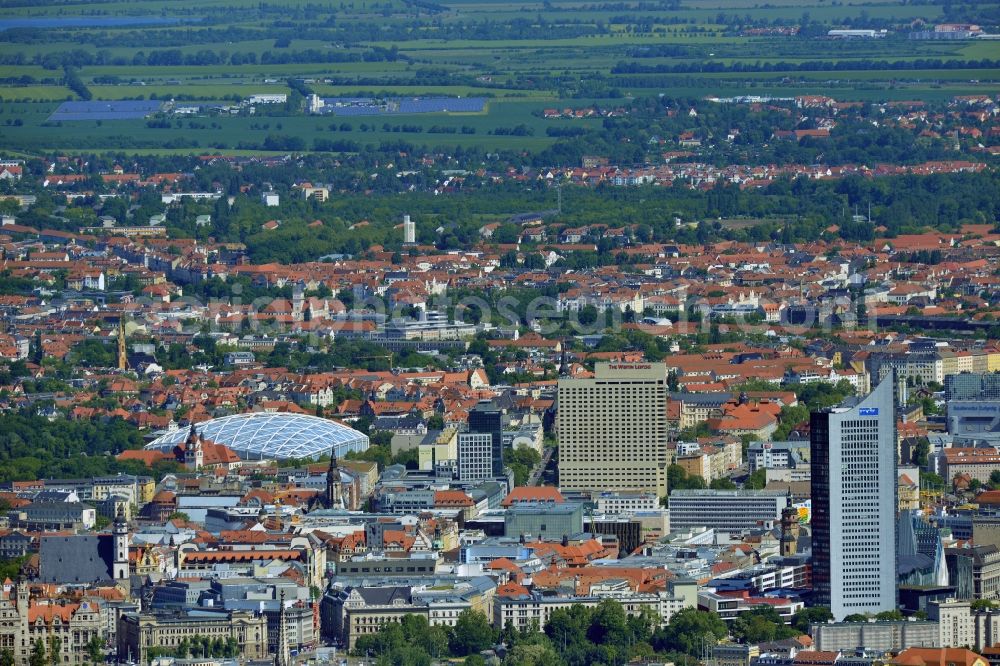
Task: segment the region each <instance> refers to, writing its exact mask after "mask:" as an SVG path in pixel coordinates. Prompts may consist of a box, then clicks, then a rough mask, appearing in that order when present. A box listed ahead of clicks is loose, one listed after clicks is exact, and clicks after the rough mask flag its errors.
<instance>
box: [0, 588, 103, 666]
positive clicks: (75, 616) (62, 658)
mask: <svg viewBox="0 0 1000 666" xmlns="http://www.w3.org/2000/svg"><path fill="white" fill-rule="evenodd" d="M105 628H106V627H105V622H104V618H103V617H102V615H101V609H100V606H99V604H98V603H97V602H94V601H68V600H66V599H34V600H32V599H31V598H30V593H29V590H28V586H27V585H26V584H20V585H11V584H9V583H8V584H5V585H4V587H3V595H2V596H0V650H10V651H11V653H13V655H14V664H15V666H27V664H28V663H29V660H30V658H31V650H32V647H33V646H34V644H35V641H38V640H41V641H42V642H43V643H44V644H45V647H46V650H51V649H52V646H53V645H58V646H59V653H60V654H59V657H57V658H55V659H54V660H53V662H58V663H60V664H83V663H89V662H90V658H89V656H88V655H89V652H88V644H89V643H90V641H91V640H92V639H93V638H94V637H97V638H99V639H100V640H101V641H103V640H104V639H105Z"/></svg>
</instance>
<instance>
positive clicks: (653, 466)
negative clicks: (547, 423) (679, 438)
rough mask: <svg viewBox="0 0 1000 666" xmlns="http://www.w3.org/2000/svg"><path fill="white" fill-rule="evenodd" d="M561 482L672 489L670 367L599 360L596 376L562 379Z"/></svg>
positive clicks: (570, 486)
mask: <svg viewBox="0 0 1000 666" xmlns="http://www.w3.org/2000/svg"><path fill="white" fill-rule="evenodd" d="M558 400H559V403H558V405H559V407H558V415H557V425H558V430H559V485H560V487H562V488H564V489H569V490H643V491H649V492H655V493H656V494H657V495H661V496H662V495H665V494H666V493H667V467H668V466H669V464H670V460H671V451H670V450H669V449H668V448H667V367H666V365H665V364H663V363H598V364H597V367H596V368H595V375H594V377H593V378H586V379H560V380H559V397H558Z"/></svg>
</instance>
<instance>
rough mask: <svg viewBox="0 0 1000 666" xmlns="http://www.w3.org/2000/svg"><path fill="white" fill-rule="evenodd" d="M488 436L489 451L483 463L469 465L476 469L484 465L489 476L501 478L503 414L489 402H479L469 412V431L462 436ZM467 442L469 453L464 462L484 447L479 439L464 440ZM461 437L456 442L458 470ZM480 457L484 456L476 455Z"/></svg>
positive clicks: (460, 466) (460, 457) (460, 463)
mask: <svg viewBox="0 0 1000 666" xmlns="http://www.w3.org/2000/svg"><path fill="white" fill-rule="evenodd" d="M465 434H470V435H473V434H475V435H489V436H490V440H489V442H488V444H489V449H488V451H486V452H485V453H486V454H488V457H487V460H486V462H485V463H469V464H475V465H476V466H477V467H480V468H481V467H482V465H486V468H487V469H488V470H489V476H491V477H493V478H496V477H501V476H503V412H502V411H501V410H500V408H499V407H497V406H496V405H495V404H493V403H492V402H490V401H489V400H480V401H479V402H478V403H477V404H476V406H475V407H473V408H472V409H470V410H469V431H468V433H462V435H465ZM466 439H467V440H469V441H468V442H467V447H466V450H467V451H468V452H469V454H467V456H466V460H469V455H471V452H472V451H482V447H483V446H485V445H486V443H485V440H483V439H482V438H479V439H478V440H475V443H474V441H473V440H472V439H470V438H466ZM462 443H463V440H462V436H461V435H459V440H458V448H459V451H458V465H459V470H460V471H461V468H462V463H463V460H462ZM478 455H479V456H480V457H482V456H483V455H484V454H483V453H480V454H478Z"/></svg>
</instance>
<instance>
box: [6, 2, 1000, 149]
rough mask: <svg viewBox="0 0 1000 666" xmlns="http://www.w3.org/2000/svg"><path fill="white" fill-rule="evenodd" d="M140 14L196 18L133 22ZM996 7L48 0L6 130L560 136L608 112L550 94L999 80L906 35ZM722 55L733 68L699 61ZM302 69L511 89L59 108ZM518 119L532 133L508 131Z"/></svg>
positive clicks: (978, 84) (963, 90)
mask: <svg viewBox="0 0 1000 666" xmlns="http://www.w3.org/2000/svg"><path fill="white" fill-rule="evenodd" d="M136 17H139V18H141V19H143V20H146V19H148V20H150V21H153V20H156V21H162V20H166V21H181V22H180V23H164V22H159V23H155V22H154V23H148V24H134V23H133V24H121V23H120V21H122V20H125V19H129V20H130V19H134V18H136ZM996 17H1000V2H976V3H963V2H960V1H959V0H955V1H954V2H952V3H948V4H947V6H946V4H945V3H943V2H941V3H934V4H918V3H902V2H899V0H850V1H845V2H832V1H831V0H768V1H767V2H760V1H758V0H657V1H655V2H650V1H648V0H642V1H641V2H640V0H625V1H624V2H617V1H616V2H609V3H602V2H594V1H593V0H533V1H532V2H527V1H525V0H440V1H439V2H423V1H421V2H415V1H413V0H332V1H331V2H329V3H316V2H315V0H268V2H266V3H260V2H257V1H256V0H109V1H104V0H59V1H56V0H39V2H38V3H36V4H35V5H25V6H17V7H7V6H0V42H3V45H2V47H0V101H2V102H3V105H2V108H0V130H2V131H3V134H2V135H0V138H2V141H0V148H19V149H23V150H31V149H38V150H42V149H45V150H49V149H72V148H88V149H96V148H114V147H116V146H118V147H122V148H132V149H135V150H143V151H149V150H169V151H184V150H190V151H202V150H233V151H235V150H241V149H246V148H245V146H246V145H247V144H258V145H259V144H262V142H264V140H265V139H267V137H268V136H270V135H281V136H295V137H297V138H299V139H301V140H302V141H303V142H304V145H305V146H306V147H307V149H308V148H310V147H312V146H313V145H314V143H315V142H316V141H317V140H320V141H321V143H322V142H324V141H326V142H329V141H340V142H342V143H343V142H347V143H349V144H351V145H360V146H365V145H372V144H378V143H381V142H386V141H404V142H407V143H413V144H416V145H442V146H454V145H478V146H484V147H490V148H504V147H513V148H520V149H537V148H539V147H543V146H546V145H549V144H551V143H552V142H553V141H554V138H552V137H550V136H548V135H547V134H546V130H547V129H548V128H550V127H561V125H560V123H562V122H573V123H577V125H576V126H579V127H591V126H594V127H597V126H599V125H600V122H601V121H600V120H587V121H543V120H542V119H541V118H540V117H539V113H538V112H539V110H540V109H541V108H544V107H552V106H555V107H560V108H562V107H567V106H568V107H581V106H584V105H586V104H587V103H588V100H593V99H595V98H602V99H609V100H610V101H609V102H608V104H614V103H616V101H615V100H616V99H618V98H620V97H622V96H628V95H637V96H638V95H650V94H664V95H683V96H692V97H705V96H709V95H720V96H729V95H739V94H746V93H753V94H769V95H777V96H791V95H795V94H809V93H829V94H833V95H835V96H837V97H838V98H842V99H848V100H850V99H903V98H918V99H928V100H931V99H947V98H948V97H949V96H953V95H956V94H974V93H987V94H995V93H996V90H997V81H1000V42H994V41H978V42H972V41H915V40H909V39H907V38H906V33H907V32H909V31H910V30H911V26H912V25H919V21H923V22H924V23H925V24H926V25H928V26H931V25H933V24H934V23H935V22H940V21H944V20H950V21H969V22H979V23H982V24H983V25H984V26H986V27H988V28H989V27H991V26H994V27H997V31H1000V26H996V23H997V21H998V20H1000V19H997V18H996ZM25 19H31V20H37V19H46V20H55V21H69V20H75V21H82V23H79V22H77V23H74V24H65V25H63V24H60V25H55V26H53V25H49V24H46V25H45V26H44V27H37V26H36V27H31V26H30V25H29V26H28V27H20V28H18V29H16V30H7V31H5V30H3V28H4V27H6V26H5V24H4V21H11V20H25ZM116 21H119V23H116ZM915 22H917V23H915ZM793 25H794V26H801V27H802V28H803V30H806V31H807V32H808V34H804V35H801V36H788V35H763V36H761V35H755V36H751V37H748V36H744V35H745V34H747V33H745V32H744V29H745V28H756V29H760V28H761V27H764V28H773V27H775V26H779V27H787V26H793ZM844 26H851V27H864V26H871V27H872V28H879V29H881V28H883V27H885V28H886V29H887V30H889V36H888V37H886V38H885V39H878V40H857V41H838V40H831V39H827V38H826V37H825V35H826V31H827V30H829V29H831V28H835V27H844ZM706 63H708V64H711V66H713V67H715V69H721V68H726V69H727V71H708V72H702V71H699V70H700V69H701V68H702V67H703V66H704V65H705V64H706ZM884 63H889V64H884ZM911 63H912V64H911ZM928 63H930V64H928ZM838 64H839V67H840V68H837V65H838ZM910 66H914V69H906V67H910ZM65 68H69V70H70V71H71V73H72V74H73V76H75V77H78V79H79V82H81V83H82V84H83V85H84V86H85V89H83V90H81V89H80V88H79V86H76V87H74V88H73V89H71V88H70V87H68V86H67V85H66V83H67V82H70V81H71V80H72V79H71V78H66V71H67V70H66V69H65ZM764 68H766V69H767V71H759V70H761V69H764ZM677 70H683V71H677ZM741 70H750V71H741ZM288 79H304V80H306V81H307V85H308V86H309V87H310V88H311V89H312V90H313V91H314V92H316V93H317V94H320V95H323V96H358V95H370V94H375V95H386V96H389V95H393V96H396V95H398V96H437V95H443V96H462V97H469V96H488V97H491V98H494V99H493V101H491V102H490V104H489V107H488V109H487V110H486V111H485V112H483V113H479V114H454V115H452V114H418V115H413V116H388V117H383V116H378V117H375V118H366V119H364V120H362V119H359V118H350V119H348V120H346V121H343V122H346V123H347V124H349V125H351V126H352V128H351V129H350V130H347V131H341V130H340V129H339V125H341V124H343V122H341V121H340V120H338V121H337V124H338V129H337V130H335V131H331V130H330V129H329V126H330V124H331V123H332V122H333V120H332V119H330V118H328V117H325V116H324V117H311V116H307V115H305V114H304V113H303V112H302V111H298V112H295V111H294V110H290V111H281V110H278V109H267V110H263V111H262V114H263V115H265V116H267V117H261V116H257V117H250V116H239V117H225V118H211V117H199V118H183V119H178V118H170V119H168V120H169V123H168V124H169V127H167V128H163V127H152V126H150V123H147V121H145V120H129V121H121V120H107V121H104V122H102V123H101V124H100V125H98V124H97V123H95V122H93V121H88V122H85V123H71V122H65V123H63V124H62V125H53V124H50V123H47V118H48V115H49V114H50V113H51V111H52V109H53V108H55V106H56V104H57V103H58V102H60V101H64V100H67V99H79V96H80V95H90V96H91V97H92V98H93V99H97V100H120V99H138V98H142V99H152V98H155V99H171V98H173V99H175V100H179V101H183V100H198V101H218V100H235V99H243V98H246V97H248V96H249V95H252V94H257V93H289V92H290V91H291V88H290V87H289V85H288ZM296 85H297V84H296ZM275 113H284V117H277V116H274V115H273V114H275ZM15 120H18V121H20V122H18V123H17V124H15V122H14V121H15ZM8 121H10V122H9V123H8ZM362 123H364V124H366V125H368V127H367V128H366V129H364V130H362V129H361V127H360V126H361V124H362ZM153 124H156V123H153ZM158 124H161V125H162V124H163V123H162V122H160V123H158ZM265 125H267V127H265ZM278 125H280V128H279V127H278ZM518 127H520V129H519V130H518V134H519V135H509V134H507V132H509V131H510V130H511V129H512V128H518ZM415 128H420V129H421V130H422V131H415ZM431 128H435V129H436V130H437V131H436V132H435V133H431V132H430V131H429V130H430V129H431ZM449 129H454V130H455V131H456V133H455V134H451V133H448V131H449ZM463 129H464V130H465V132H466V133H465V134H463V133H461V132H462V130H463ZM498 131H499V132H500V134H498V133H497V132H498Z"/></svg>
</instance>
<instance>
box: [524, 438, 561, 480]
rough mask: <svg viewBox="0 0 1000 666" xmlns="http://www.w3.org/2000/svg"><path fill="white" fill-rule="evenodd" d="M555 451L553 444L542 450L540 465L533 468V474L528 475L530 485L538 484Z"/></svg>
mask: <svg viewBox="0 0 1000 666" xmlns="http://www.w3.org/2000/svg"><path fill="white" fill-rule="evenodd" d="M554 452H555V449H554V448H553V447H551V446H547V447H545V449H544V451H543V452H542V461H541V462H540V463H538V467H536V468H535V469H533V470H531V475H530V476H529V477H528V485H529V486H537V485H538V480H539V479H540V478H541V477H542V474H543V473H544V472H545V468H546V467H548V466H549V461H551V460H552V454H553V453H554Z"/></svg>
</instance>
